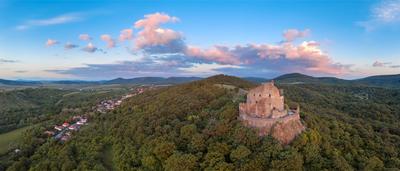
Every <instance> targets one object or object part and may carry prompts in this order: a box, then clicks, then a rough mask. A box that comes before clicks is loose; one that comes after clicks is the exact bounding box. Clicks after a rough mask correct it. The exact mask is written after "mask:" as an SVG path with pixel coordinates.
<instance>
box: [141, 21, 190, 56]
mask: <svg viewBox="0 0 400 171" xmlns="http://www.w3.org/2000/svg"><path fill="white" fill-rule="evenodd" d="M177 21H178V18H176V17H171V16H169V15H167V14H163V13H154V14H149V15H145V18H144V19H141V20H139V21H137V22H136V23H135V28H138V29H142V30H141V31H140V32H139V33H138V35H137V37H136V39H135V46H136V48H137V49H142V48H145V47H149V46H163V45H167V44H169V43H171V42H173V41H176V40H180V39H182V35H181V34H180V33H178V32H176V31H174V30H172V29H165V28H161V27H160V24H163V23H168V22H177Z"/></svg>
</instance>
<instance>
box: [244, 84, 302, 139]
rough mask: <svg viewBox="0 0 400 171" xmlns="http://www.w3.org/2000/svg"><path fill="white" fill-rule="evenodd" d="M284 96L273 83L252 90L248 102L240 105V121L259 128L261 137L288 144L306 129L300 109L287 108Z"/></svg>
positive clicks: (248, 95)
mask: <svg viewBox="0 0 400 171" xmlns="http://www.w3.org/2000/svg"><path fill="white" fill-rule="evenodd" d="M282 94H283V93H282V91H281V90H279V89H278V88H277V87H275V85H274V82H273V81H272V82H269V83H264V84H262V85H261V86H259V87H256V88H254V89H251V90H250V91H249V92H248V94H247V102H246V103H240V104H239V119H240V120H241V121H242V122H243V123H244V124H245V125H247V126H249V127H254V128H257V129H258V130H259V134H260V136H264V135H271V136H273V137H274V138H275V139H277V140H279V141H280V142H281V143H282V144H288V143H290V142H291V141H292V140H293V139H294V138H295V137H296V136H297V135H298V134H300V133H301V132H302V131H303V130H304V129H305V127H304V126H303V125H302V123H301V121H300V114H299V113H300V107H299V106H297V108H296V109H288V108H285V103H284V97H283V95H282Z"/></svg>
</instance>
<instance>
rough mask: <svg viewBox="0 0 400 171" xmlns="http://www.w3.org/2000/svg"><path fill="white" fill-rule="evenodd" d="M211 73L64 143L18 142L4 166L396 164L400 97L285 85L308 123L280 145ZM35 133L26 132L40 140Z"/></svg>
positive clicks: (137, 100) (137, 103)
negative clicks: (244, 117)
mask: <svg viewBox="0 0 400 171" xmlns="http://www.w3.org/2000/svg"><path fill="white" fill-rule="evenodd" d="M254 86H255V85H254V84H252V83H250V82H247V81H244V80H242V79H239V78H236V77H229V76H223V75H218V76H214V77H210V78H208V79H205V80H200V81H195V82H191V83H185V84H181V85H176V86H171V87H166V88H163V89H158V90H154V91H148V92H145V93H143V94H141V95H138V96H135V97H132V98H130V99H128V101H126V102H125V103H123V105H122V107H121V108H119V109H118V110H116V111H113V112H111V113H105V114H97V115H96V117H94V118H91V121H90V124H89V125H88V126H86V127H85V128H84V129H81V131H80V132H78V133H76V134H74V135H73V137H72V139H71V140H70V141H68V142H66V143H64V144H60V143H58V142H54V141H47V142H46V143H44V144H42V145H37V142H38V141H39V140H38V139H37V138H32V136H26V139H25V141H24V144H23V145H21V146H22V147H26V146H29V144H35V147H36V148H35V149H32V148H30V151H29V152H26V151H24V148H22V150H23V151H22V152H21V155H20V156H19V157H15V158H13V161H11V162H10V163H9V164H10V167H9V170H26V169H31V170H74V169H78V170H171V171H172V170H180V171H184V170H256V171H257V170H384V169H388V168H392V169H394V168H400V159H399V158H400V156H399V155H400V149H399V148H398V147H399V146H400V131H399V130H400V126H399V124H398V123H399V121H400V119H399V116H400V113H399V112H400V105H399V104H400V96H399V95H400V91H399V90H391V89H381V88H371V87H358V86H333V85H316V84H283V85H279V84H278V86H279V87H280V88H283V89H284V93H285V98H286V101H287V103H288V104H289V105H290V104H295V103H298V104H300V106H301V118H302V120H303V122H304V124H305V126H306V127H307V129H306V131H305V132H303V133H302V134H301V135H300V136H299V137H298V138H297V139H295V140H294V141H293V142H292V143H291V144H290V145H288V146H282V145H280V144H279V143H278V142H277V141H276V140H274V139H272V138H271V137H269V136H267V137H258V136H257V133H256V132H255V131H254V130H252V129H249V128H246V127H244V126H242V124H241V123H240V122H238V121H237V116H238V103H239V102H240V101H243V100H244V96H243V94H241V93H239V92H242V91H241V89H249V88H251V87H254ZM41 131H42V130H41V129H40V128H37V129H36V130H32V131H31V134H32V135H35V134H40V133H41Z"/></svg>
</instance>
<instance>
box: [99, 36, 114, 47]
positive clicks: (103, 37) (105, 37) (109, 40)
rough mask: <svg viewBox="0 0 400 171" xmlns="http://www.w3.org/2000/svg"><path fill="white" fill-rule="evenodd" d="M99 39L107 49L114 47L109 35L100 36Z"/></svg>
mask: <svg viewBox="0 0 400 171" xmlns="http://www.w3.org/2000/svg"><path fill="white" fill-rule="evenodd" d="M100 39H101V40H103V41H104V42H106V43H107V47H108V48H113V47H115V41H114V39H113V38H112V37H111V36H110V35H108V34H103V35H101V36H100Z"/></svg>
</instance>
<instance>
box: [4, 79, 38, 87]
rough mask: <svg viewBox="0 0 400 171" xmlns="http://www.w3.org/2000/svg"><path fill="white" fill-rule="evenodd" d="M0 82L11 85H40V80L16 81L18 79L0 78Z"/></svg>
mask: <svg viewBox="0 0 400 171" xmlns="http://www.w3.org/2000/svg"><path fill="white" fill-rule="evenodd" d="M0 84H3V85H11V86H30V85H41V84H42V83H41V82H40V81H18V80H4V79H0Z"/></svg>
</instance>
